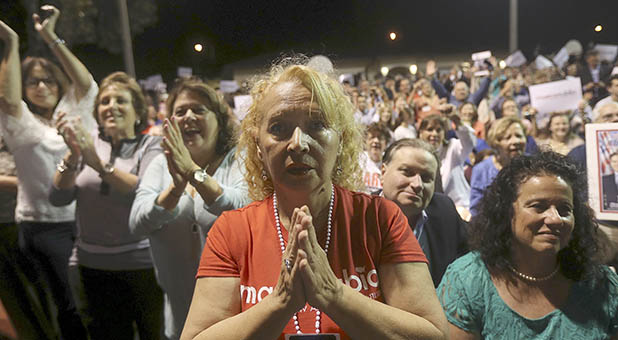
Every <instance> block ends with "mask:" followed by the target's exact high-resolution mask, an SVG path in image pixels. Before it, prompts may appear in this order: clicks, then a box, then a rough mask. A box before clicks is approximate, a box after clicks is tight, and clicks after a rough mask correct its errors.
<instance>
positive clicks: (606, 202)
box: [586, 123, 618, 221]
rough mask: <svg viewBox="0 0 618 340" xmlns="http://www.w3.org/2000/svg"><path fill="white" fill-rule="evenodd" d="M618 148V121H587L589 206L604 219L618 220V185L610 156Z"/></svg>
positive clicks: (598, 216) (597, 215)
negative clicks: (589, 122) (596, 122)
mask: <svg viewBox="0 0 618 340" xmlns="http://www.w3.org/2000/svg"><path fill="white" fill-rule="evenodd" d="M617 151H618V123H604V124H586V169H587V174H588V194H589V200H588V202H589V204H590V207H591V208H592V209H593V210H594V211H595V212H596V217H597V218H599V219H602V220H612V221H618V186H617V185H616V179H615V176H614V171H615V170H614V169H613V168H612V166H611V162H610V158H611V155H612V154H613V153H614V152H617Z"/></svg>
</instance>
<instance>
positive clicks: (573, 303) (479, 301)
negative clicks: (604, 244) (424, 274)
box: [437, 252, 618, 340]
mask: <svg viewBox="0 0 618 340" xmlns="http://www.w3.org/2000/svg"><path fill="white" fill-rule="evenodd" d="M600 271H601V278H600V279H599V280H597V281H596V282H595V283H594V284H593V283H592V282H590V281H577V282H575V283H574V284H573V285H572V286H571V291H570V292H569V296H568V298H567V302H566V304H565V306H564V307H563V308H562V309H556V310H554V311H552V312H550V313H549V314H547V315H545V316H543V317H541V318H538V319H528V318H525V317H523V316H521V315H519V314H517V313H516V312H515V311H513V310H512V309H511V308H510V307H509V306H507V305H506V303H504V301H503V300H502V298H501V297H500V295H499V294H498V291H497V290H496V287H495V286H494V284H493V282H492V280H491V277H490V274H489V271H488V270H487V267H486V266H485V263H484V262H483V260H482V259H481V256H480V254H479V253H478V252H471V253H468V254H467V255H465V256H463V257H461V258H459V259H458V260H456V261H455V262H453V263H452V264H451V265H450V266H449V267H448V268H447V270H446V273H445V274H444V277H443V278H442V282H440V285H439V286H438V288H437V293H438V298H439V299H440V303H441V304H442V308H443V309H444V312H445V313H446V318H447V319H448V321H449V322H450V323H451V324H453V325H455V326H457V327H459V328H461V329H462V330H464V331H467V332H470V333H478V334H481V338H482V339H571V340H577V339H582V340H593V339H608V338H609V337H610V336H612V335H615V334H618V276H617V275H616V274H615V273H614V272H612V271H611V270H610V269H609V268H608V267H606V266H603V267H602V268H601V270H600Z"/></svg>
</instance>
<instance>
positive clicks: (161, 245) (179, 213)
mask: <svg viewBox="0 0 618 340" xmlns="http://www.w3.org/2000/svg"><path fill="white" fill-rule="evenodd" d="M234 152H235V150H234V149H232V150H231V151H229V152H228V154H227V155H226V156H225V158H224V160H223V162H222V163H221V165H219V168H217V170H216V171H215V173H214V174H213V176H212V177H213V178H214V179H215V180H217V182H218V183H219V185H220V186H221V188H222V189H223V193H222V194H221V195H220V196H219V197H218V198H217V199H216V200H215V201H214V202H213V203H212V204H211V205H206V204H205V203H204V201H203V199H202V197H201V196H200V195H199V194H196V195H195V197H192V196H191V195H189V194H188V193H187V192H185V193H184V194H183V195H182V197H181V198H180V200H179V201H178V205H177V206H176V208H175V209H174V210H173V211H169V210H166V209H164V208H162V207H160V206H158V205H157V204H156V203H155V202H156V200H157V197H158V196H159V194H160V193H161V192H162V191H163V190H165V189H166V188H167V187H168V186H169V185H170V184H171V183H172V176H171V175H170V174H169V171H168V167H167V161H166V159H165V155H159V156H157V157H156V158H155V159H154V160H153V161H152V163H151V164H150V165H149V166H148V169H147V170H146V172H145V173H144V174H143V176H141V178H140V185H139V188H138V189H137V195H136V197H135V201H134V203H133V208H132V209H131V217H130V223H129V225H130V227H131V231H132V232H133V233H135V234H137V235H147V236H148V238H149V239H150V246H151V248H150V250H151V253H152V259H153V262H154V266H155V269H156V272H157V279H158V281H159V284H160V285H161V287H162V288H163V291H164V292H165V294H166V295H167V298H166V299H165V304H166V305H165V312H166V313H165V316H166V317H165V335H166V336H167V337H168V338H170V339H177V338H179V337H180V332H182V328H183V325H184V321H185V319H186V317H187V313H188V311H189V306H190V304H191V297H192V295H193V288H194V286H195V274H196V272H197V267H198V264H199V261H200V256H201V253H202V248H203V246H204V243H205V237H206V234H207V233H208V230H209V229H210V227H212V225H213V224H214V222H215V220H216V219H217V217H218V216H219V215H220V214H221V213H222V212H223V211H226V210H232V209H237V208H241V207H243V206H245V205H247V204H249V203H250V202H251V201H250V200H249V198H248V194H247V184H246V182H245V180H244V177H243V174H242V172H241V168H242V166H241V164H240V162H238V160H237V159H236V157H234Z"/></svg>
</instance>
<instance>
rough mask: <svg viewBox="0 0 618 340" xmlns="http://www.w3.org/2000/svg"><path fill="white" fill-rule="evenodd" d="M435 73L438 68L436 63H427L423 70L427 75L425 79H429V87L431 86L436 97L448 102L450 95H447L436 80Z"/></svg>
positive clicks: (442, 86)
mask: <svg viewBox="0 0 618 340" xmlns="http://www.w3.org/2000/svg"><path fill="white" fill-rule="evenodd" d="M437 71H438V68H437V67H436V62H435V61H433V60H430V61H428V62H427V66H426V68H425V74H426V75H427V78H428V79H430V81H431V86H433V89H434V90H436V93H437V94H438V97H440V98H446V99H447V100H449V99H450V93H448V91H447V90H446V88H445V87H444V85H442V83H441V82H440V81H439V80H438V77H437V75H436V73H437Z"/></svg>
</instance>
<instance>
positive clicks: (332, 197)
mask: <svg viewBox="0 0 618 340" xmlns="http://www.w3.org/2000/svg"><path fill="white" fill-rule="evenodd" d="M334 205H335V186H334V185H332V184H331V188H330V204H329V206H328V227H327V229H326V243H325V244H324V252H325V253H326V256H327V257H328V245H329V244H330V233H331V229H332V217H333V206H334ZM273 210H274V212H275V225H276V226H277V236H279V245H280V246H281V256H282V257H283V254H284V253H285V243H284V242H283V234H282V233H281V223H280V222H279V211H278V210H277V193H276V192H273ZM321 314H322V313H321V312H320V310H319V309H317V308H316V309H315V333H316V334H320V319H321ZM292 318H293V319H294V327H295V328H296V333H297V334H302V333H303V332H301V331H300V324H299V323H298V312H296V313H294V316H293V317H292Z"/></svg>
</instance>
